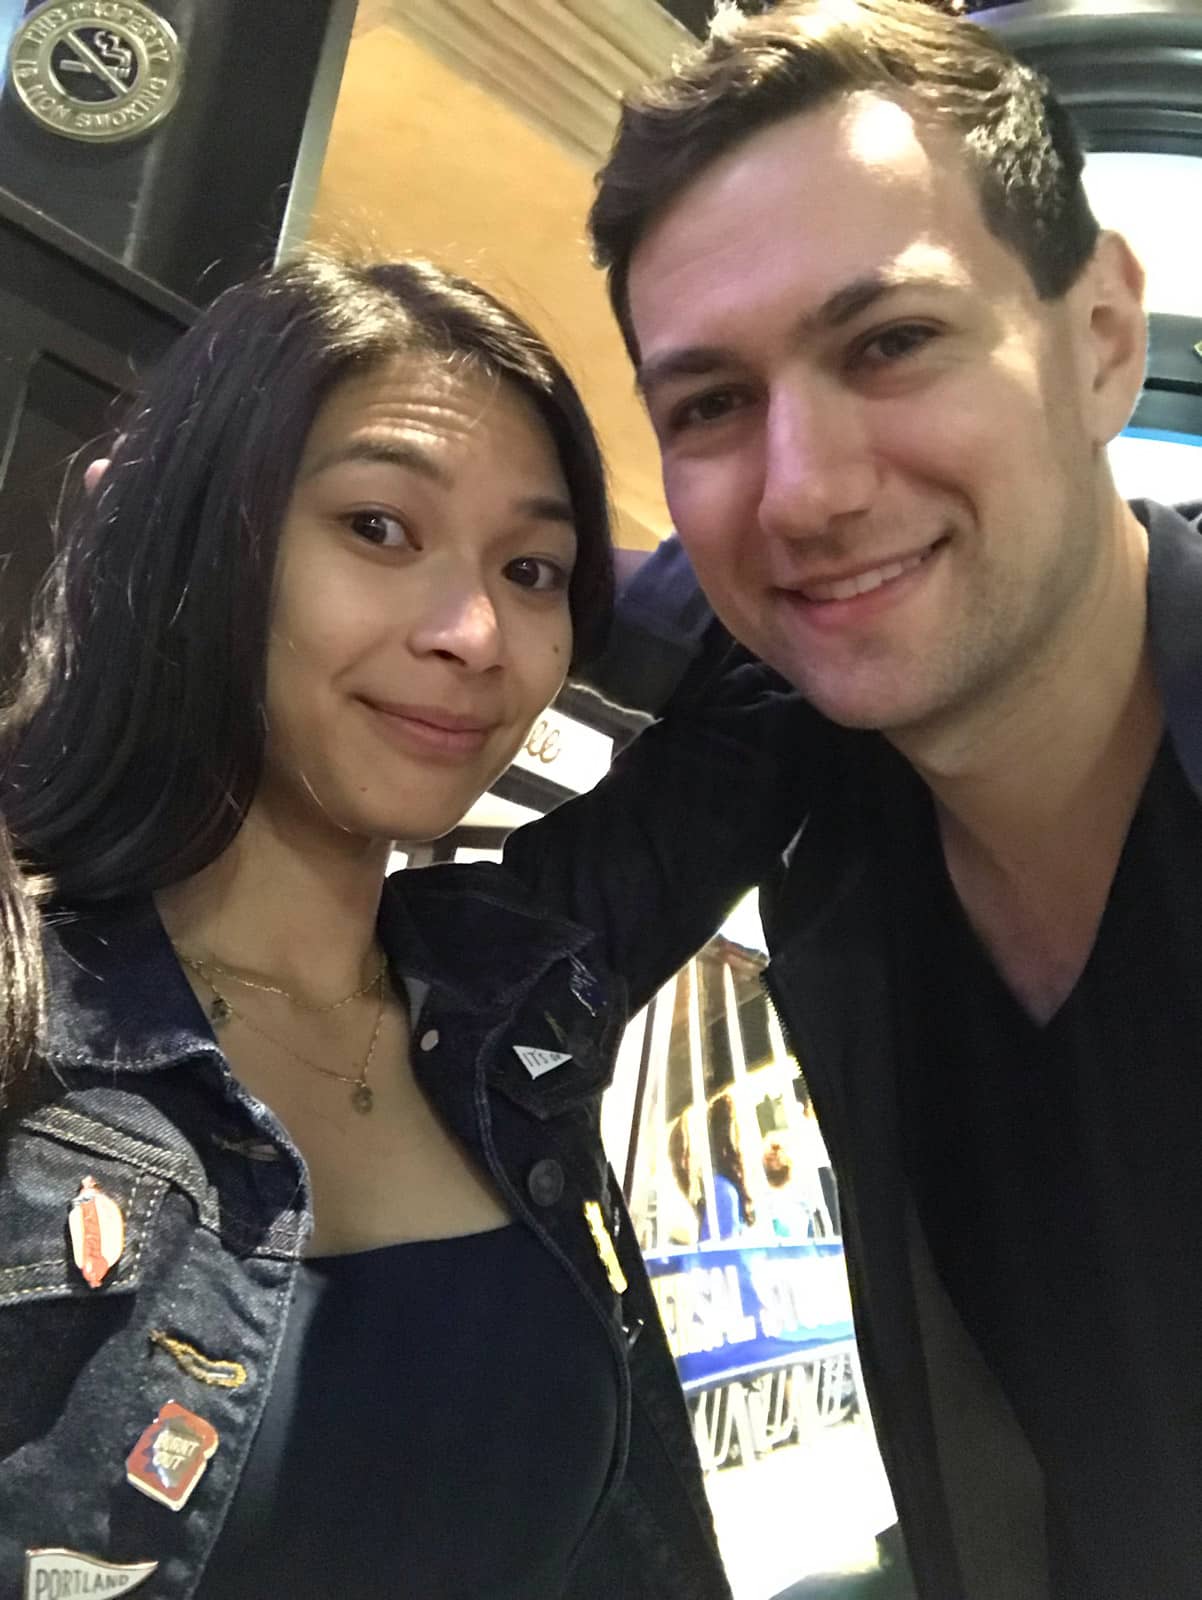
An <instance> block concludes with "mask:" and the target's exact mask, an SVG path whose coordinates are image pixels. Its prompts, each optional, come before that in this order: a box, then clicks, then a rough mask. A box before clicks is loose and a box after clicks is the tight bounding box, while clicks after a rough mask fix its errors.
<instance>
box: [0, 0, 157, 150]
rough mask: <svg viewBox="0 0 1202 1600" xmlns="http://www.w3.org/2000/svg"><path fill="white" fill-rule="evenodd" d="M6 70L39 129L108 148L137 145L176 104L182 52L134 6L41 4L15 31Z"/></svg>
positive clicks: (99, 1) (127, 0) (75, 1)
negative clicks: (126, 143)
mask: <svg viewBox="0 0 1202 1600" xmlns="http://www.w3.org/2000/svg"><path fill="white" fill-rule="evenodd" d="M8 70H9V78H10V80H11V82H12V86H13V88H14V89H15V91H16V94H17V97H18V99H19V100H20V102H21V104H22V105H23V106H24V107H25V109H26V111H28V112H29V114H30V116H31V117H33V118H35V120H36V121H38V122H40V123H41V125H42V126H43V127H44V128H49V129H50V131H51V132H52V133H58V134H62V135H63V137H64V138H67V139H82V140H85V141H86V142H87V143H89V144H111V143H116V142H117V141H119V140H121V139H136V138H137V137H138V135H139V134H142V133H145V132H146V130H147V129H148V128H153V127H154V125H155V124H156V123H158V122H161V121H162V120H163V118H164V117H165V116H166V115H167V114H168V112H169V111H170V110H171V108H172V107H173V106H174V105H175V101H176V98H177V96H178V94H179V85H180V78H181V76H182V73H183V51H182V50H181V49H180V43H179V40H178V39H177V38H176V36H175V33H174V32H173V30H172V29H171V27H170V26H169V24H167V23H166V22H164V21H163V19H162V17H159V16H156V15H155V13H154V12H153V11H152V10H151V9H150V7H149V6H144V5H141V4H140V3H139V0H48V4H46V5H41V6H38V8H37V9H36V10H35V11H31V12H30V13H29V15H28V16H27V17H26V18H25V20H24V22H23V23H22V24H21V27H20V28H19V29H18V31H17V36H16V38H15V39H14V40H13V43H12V48H11V50H10V51H9V53H8Z"/></svg>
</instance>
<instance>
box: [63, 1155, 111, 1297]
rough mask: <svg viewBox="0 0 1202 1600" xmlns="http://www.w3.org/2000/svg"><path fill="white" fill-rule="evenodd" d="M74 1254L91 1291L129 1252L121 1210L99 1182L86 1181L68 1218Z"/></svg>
mask: <svg viewBox="0 0 1202 1600" xmlns="http://www.w3.org/2000/svg"><path fill="white" fill-rule="evenodd" d="M67 1231H68V1233H69V1234H70V1236H71V1255H72V1257H73V1259H74V1261H75V1265H76V1266H77V1267H78V1268H79V1270H80V1272H82V1273H83V1276H84V1281H85V1283H86V1284H87V1285H88V1287H89V1288H90V1289H99V1287H100V1285H101V1284H102V1283H103V1282H104V1280H105V1279H106V1278H107V1277H108V1275H109V1273H110V1272H111V1271H112V1270H113V1268H114V1267H115V1266H116V1265H117V1263H118V1261H120V1259H121V1255H122V1252H123V1251H124V1249H125V1218H124V1216H123V1215H122V1212H121V1207H120V1206H119V1205H118V1204H117V1202H116V1201H115V1200H114V1199H113V1198H112V1196H111V1195H107V1194H105V1192H104V1190H103V1189H102V1188H101V1187H100V1185H99V1184H98V1183H97V1182H96V1180H95V1178H85V1179H84V1180H83V1182H82V1183H81V1184H80V1186H79V1193H78V1194H77V1195H76V1196H75V1199H74V1200H72V1202H71V1210H70V1212H69V1213H68V1215H67Z"/></svg>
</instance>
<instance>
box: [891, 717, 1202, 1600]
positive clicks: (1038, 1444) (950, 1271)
mask: <svg viewBox="0 0 1202 1600" xmlns="http://www.w3.org/2000/svg"><path fill="white" fill-rule="evenodd" d="M926 851H927V865H928V871H927V872H926V873H925V874H923V876H925V879H926V883H927V884H928V886H929V885H931V884H932V883H934V884H936V885H937V886H938V888H937V890H936V892H935V893H934V895H933V897H932V896H931V895H930V893H929V890H928V903H927V905H926V907H925V908H923V910H924V912H925V917H924V920H925V925H926V929H927V936H926V940H925V943H924V946H923V966H924V969H925V975H924V979H923V985H922V986H923V990H924V998H925V1016H924V1017H923V1019H922V1028H923V1030H924V1031H923V1032H922V1034H920V1037H923V1038H925V1039H926V1040H927V1041H928V1042H929V1048H928V1049H927V1051H926V1052H925V1053H923V1054H922V1055H921V1056H917V1057H916V1058H915V1059H914V1060H913V1061H912V1063H911V1066H910V1070H909V1072H908V1075H907V1078H906V1082H905V1085H904V1088H903V1114H904V1117H905V1123H904V1126H905V1130H906V1146H907V1163H908V1168H909V1175H910V1180H911V1183H912V1185H913V1187H914V1189H915V1192H916V1195H917V1197H918V1203H919V1206H920V1211H921V1215H922V1219H923V1222H924V1226H925V1228H926V1231H927V1233H928V1235H929V1238H930V1242H931V1247H932V1250H933V1253H934V1257H935V1260H936V1263H937V1266H938V1268H939V1271H940V1273H941V1275H942V1277H943V1279H944V1282H945V1284H946V1286H947V1288H948V1290H949V1292H950V1294H951V1296H952V1299H953V1301H954V1302H955V1304H956V1305H957V1307H958V1309H959V1311H960V1313H961V1315H962V1317H963V1319H964V1321H965V1323H966V1325H967V1327H968V1328H969V1330H970V1332H971V1333H972V1334H973V1335H974V1337H975V1339H976V1340H977V1342H978V1344H979V1345H980V1347H981V1349H982V1351H983V1352H984V1355H985V1357H986V1359H987V1361H988V1362H989V1363H990V1364H991V1366H992V1367H993V1369H994V1371H995V1373H996V1374H997V1376H998V1377H999V1379H1000V1381H1001V1383H1002V1386H1003V1388H1004V1389H1005V1391H1006V1393H1007V1395H1008V1397H1009V1399H1010V1402H1011V1404H1012V1406H1013V1409H1014V1411H1015V1414H1016V1415H1017V1417H1018V1420H1019V1422H1020V1424H1021V1426H1022V1427H1023V1429H1024V1431H1025V1432H1026V1435H1027V1437H1028V1439H1029V1441H1030V1443H1031V1446H1032V1448H1033V1450H1034V1452H1035V1455H1036V1457H1037V1459H1038V1460H1039V1463H1040V1465H1041V1467H1042V1469H1043V1472H1044V1476H1045V1481H1046V1486H1047V1511H1048V1536H1049V1551H1050V1557H1051V1566H1052V1581H1053V1588H1052V1593H1053V1594H1054V1595H1055V1596H1056V1600H1120V1597H1121V1600H1149V1597H1150V1596H1156V1597H1157V1600H1177V1597H1181V1600H1184V1597H1187V1596H1188V1597H1189V1600H1196V1596H1197V1594H1198V1592H1199V1585H1200V1583H1202V1576H1200V1575H1202V981H1199V975H1200V974H1202V924H1200V921H1199V915H1198V908H1199V906H1202V818H1200V816H1199V807H1198V804H1197V801H1196V799H1195V798H1194V796H1193V794H1192V792H1191V791H1190V789H1189V788H1188V786H1187V784H1186V781H1185V778H1184V776H1183V774H1182V772H1181V770H1180V767H1179V766H1178V763H1177V760H1176V758H1175V756H1174V754H1173V752H1172V749H1171V747H1170V746H1169V745H1168V743H1167V741H1166V743H1165V745H1164V746H1163V747H1162V749H1161V751H1160V753H1159V755H1158V757H1157V759H1156V762H1155V764H1154V767H1153V770H1152V772H1151V774H1150V776H1149V779H1148V783H1147V785H1146V787H1145V791H1144V794H1143V796H1142V798H1141V801H1140V804H1139V807H1138V810H1137V813H1136V816H1135V819H1134V821H1133V823H1132V826H1131V829H1130V832H1129V835H1128V838H1127V841H1126V844H1125V846H1124V849H1123V853H1122V857H1121V861H1120V864H1119V868H1118V871H1117V874H1116V877H1115V881H1114V884H1113V886H1112V889H1111V894H1110V898H1109V901H1108V903H1107V906H1106V909H1105V913H1104V915H1103V918H1102V922H1101V926H1100V929H1099V932H1098V937H1097V940H1096V943H1095V946H1094V949H1093V951H1092V953H1091V955H1090V957H1089V961H1088V963H1087V965H1086V968H1085V971H1084V973H1083V974H1082V977H1081V979H1080V981H1079V982H1078V984H1077V986H1076V988H1075V989H1074V990H1073V992H1072V993H1071V995H1070V996H1069V997H1068V999H1067V1000H1066V1001H1065V1003H1064V1005H1063V1006H1062V1007H1061V1009H1060V1010H1059V1012H1057V1014H1056V1015H1055V1017H1054V1018H1053V1019H1052V1021H1051V1022H1050V1023H1049V1024H1048V1025H1047V1026H1046V1027H1042V1028H1041V1027H1039V1026H1037V1025H1036V1024H1035V1023H1034V1022H1032V1021H1031V1020H1030V1018H1029V1017H1028V1015H1027V1014H1026V1012H1024V1011H1023V1009H1022V1008H1021V1007H1020V1006H1019V1004H1018V1003H1017V1002H1016V1001H1015V999H1014V998H1013V996H1012V995H1011V993H1010V991H1009V990H1008V989H1007V988H1006V986H1005V984H1004V983H1003V981H1002V980H1001V978H1000V976H999V975H998V973H997V971H996V969H995V968H994V966H993V965H992V963H991V961H990V960H989V958H988V956H987V954H986V953H985V951H984V949H983V947H982V946H981V944H980V943H979V942H978V940H977V939H976V937H975V935H974V934H973V932H972V930H971V928H970V927H969V924H968V922H967V919H966V918H965V916H964V914H963V912H962V910H961V908H960V905H959V902H958V901H957V899H956V897H955V893H954V891H953V889H952V886H951V884H950V881H949V879H948V876H947V872H946V869H945V867H944V864H943V857H942V852H941V850H940V847H939V844H938V839H937V833H936V829H935V824H934V819H933V817H932V819H931V828H930V834H929V837H928V840H927V841H926ZM920 925H921V924H920Z"/></svg>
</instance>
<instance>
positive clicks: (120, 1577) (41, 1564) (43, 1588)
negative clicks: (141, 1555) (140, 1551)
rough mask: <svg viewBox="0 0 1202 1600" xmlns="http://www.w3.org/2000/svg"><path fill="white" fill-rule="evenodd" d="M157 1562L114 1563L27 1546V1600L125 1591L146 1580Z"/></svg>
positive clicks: (92, 1556)
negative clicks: (28, 1548) (33, 1548)
mask: <svg viewBox="0 0 1202 1600" xmlns="http://www.w3.org/2000/svg"><path fill="white" fill-rule="evenodd" d="M157 1568H158V1562H128V1563H125V1565H114V1563H112V1562H102V1560H101V1558H99V1557H98V1555H82V1554H80V1552H78V1550H50V1549H46V1550H26V1594H24V1600H50V1597H51V1595H101V1594H102V1595H123V1594H126V1592H128V1590H130V1589H136V1587H138V1586H139V1584H144V1582H146V1579H147V1578H149V1576H150V1573H154V1571H155V1570H157Z"/></svg>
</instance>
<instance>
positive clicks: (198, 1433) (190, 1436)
mask: <svg viewBox="0 0 1202 1600" xmlns="http://www.w3.org/2000/svg"><path fill="white" fill-rule="evenodd" d="M218 1442H219V1441H218V1437H217V1429H216V1428H215V1427H213V1425H212V1423H210V1422H206V1421H205V1419H204V1418H203V1417H198V1416H197V1415H196V1413H195V1412H194V1411H187V1410H185V1408H184V1407H183V1406H181V1405H179V1404H178V1402H177V1401H175V1400H168V1402H167V1404H166V1405H165V1406H160V1407H159V1414H158V1416H157V1417H156V1418H155V1419H154V1421H153V1422H152V1423H151V1424H150V1426H149V1428H147V1429H146V1430H145V1432H144V1433H143V1434H142V1437H141V1438H140V1439H139V1440H138V1442H137V1444H136V1445H134V1447H133V1449H132V1450H131V1451H130V1453H129V1455H128V1456H127V1457H126V1459H125V1476H126V1478H127V1479H128V1480H129V1482H130V1483H132V1484H133V1486H134V1488H135V1489H140V1490H141V1491H142V1493H143V1494H148V1495H149V1496H150V1498H151V1499H152V1500H158V1501H159V1502H160V1504H162V1505H165V1506H168V1507H170V1509H171V1510H172V1511H179V1510H181V1509H182V1507H184V1506H185V1505H186V1504H187V1503H188V1497H189V1495H190V1494H191V1493H192V1491H193V1489H195V1487H196V1485H197V1484H198V1483H199V1482H200V1480H201V1477H202V1476H203V1474H204V1470H205V1467H206V1466H207V1464H208V1462H209V1458H210V1457H211V1456H212V1455H213V1452H214V1451H215V1450H216V1449H217V1445H218Z"/></svg>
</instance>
